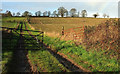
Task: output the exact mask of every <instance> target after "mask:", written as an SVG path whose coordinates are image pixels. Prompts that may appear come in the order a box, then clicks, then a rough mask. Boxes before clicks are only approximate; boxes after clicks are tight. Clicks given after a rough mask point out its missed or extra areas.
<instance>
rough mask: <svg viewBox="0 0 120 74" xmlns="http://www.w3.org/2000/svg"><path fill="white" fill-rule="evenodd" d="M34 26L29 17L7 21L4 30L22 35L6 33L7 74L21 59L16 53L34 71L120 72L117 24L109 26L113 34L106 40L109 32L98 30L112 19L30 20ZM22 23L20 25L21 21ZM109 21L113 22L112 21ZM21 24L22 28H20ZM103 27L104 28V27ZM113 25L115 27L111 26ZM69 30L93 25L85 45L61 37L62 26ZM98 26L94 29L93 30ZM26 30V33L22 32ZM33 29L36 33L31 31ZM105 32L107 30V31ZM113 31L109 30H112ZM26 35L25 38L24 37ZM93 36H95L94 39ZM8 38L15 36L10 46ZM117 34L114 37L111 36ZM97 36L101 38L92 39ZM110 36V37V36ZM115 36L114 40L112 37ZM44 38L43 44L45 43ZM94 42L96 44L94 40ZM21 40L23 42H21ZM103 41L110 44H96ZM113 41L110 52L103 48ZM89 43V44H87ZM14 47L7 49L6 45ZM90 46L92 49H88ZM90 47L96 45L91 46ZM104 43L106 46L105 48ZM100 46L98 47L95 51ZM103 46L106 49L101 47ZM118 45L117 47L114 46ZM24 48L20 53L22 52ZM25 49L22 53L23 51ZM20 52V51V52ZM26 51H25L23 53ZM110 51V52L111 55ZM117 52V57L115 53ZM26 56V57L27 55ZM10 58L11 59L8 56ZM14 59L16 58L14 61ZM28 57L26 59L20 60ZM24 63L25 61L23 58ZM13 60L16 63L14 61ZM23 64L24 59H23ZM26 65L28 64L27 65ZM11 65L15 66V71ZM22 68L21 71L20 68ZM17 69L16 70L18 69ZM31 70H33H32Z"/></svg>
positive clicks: (4, 46) (4, 23)
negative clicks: (13, 29) (11, 29)
mask: <svg viewBox="0 0 120 74" xmlns="http://www.w3.org/2000/svg"><path fill="white" fill-rule="evenodd" d="M30 20H31V21H30V23H28V22H26V18H24V17H19V18H18V17H12V18H3V20H2V22H3V25H2V26H3V27H9V28H17V29H18V30H17V32H18V33H20V35H21V34H23V35H22V37H21V36H20V35H19V34H16V32H14V31H13V32H12V34H11V33H10V32H8V31H6V30H3V36H4V37H3V43H2V44H3V61H2V63H3V68H6V67H7V69H6V71H5V72H7V71H8V72H9V71H10V70H14V67H18V66H19V65H18V66H15V65H17V64H12V63H13V61H14V60H16V59H17V58H18V57H19V56H18V57H17V56H16V57H15V55H16V54H15V53H18V55H24V56H26V57H27V59H28V60H27V61H28V63H29V64H30V66H29V67H30V68H31V70H30V71H32V72H74V71H76V72H98V71H99V72H106V71H116V72H117V71H119V69H120V68H119V65H118V61H120V59H118V52H117V51H119V50H118V47H117V40H118V38H117V35H118V33H117V31H118V30H117V29H116V30H112V29H113V28H116V27H117V26H116V24H115V25H114V24H113V23H108V24H109V25H110V28H111V31H110V33H109V32H108V33H109V35H108V38H107V39H106V38H104V37H102V35H103V34H102V32H105V31H106V29H108V28H105V29H104V26H100V27H102V29H99V31H98V28H99V27H98V25H99V24H101V23H103V24H104V22H105V21H106V20H109V19H106V18H105V19H103V18H34V17H31V18H30ZM20 21H22V22H23V23H22V24H20V23H18V22H20ZM108 22H109V21H108ZM17 24H19V27H17ZM103 24H102V25H103ZM111 25H113V27H112V26H111ZM63 26H64V28H65V29H69V28H75V27H80V26H90V27H87V28H86V30H85V33H87V34H88V35H87V34H86V36H89V38H86V40H84V42H82V43H81V44H76V42H75V41H73V40H64V39H61V38H60V37H59V36H60V35H61V31H62V27H63ZM93 26H94V27H93ZM20 29H22V32H21V30H20ZM24 29H25V30H28V31H25V30H24ZM31 30H33V31H31ZM104 30H105V31H104ZM35 31H43V32H44V35H43V38H42V34H40V35H39V36H37V34H39V33H38V32H35ZM94 31H95V32H96V33H99V34H102V35H100V36H101V37H102V39H100V38H99V37H97V35H98V34H95V33H94ZM108 31H109V29H108ZM24 34H25V35H24ZM91 34H92V36H91ZM7 35H11V37H12V40H11V41H12V42H11V43H10V39H9V38H7V40H6V39H4V38H5V37H7ZM112 35H114V36H113V37H111V36H112ZM93 36H94V37H97V38H99V39H96V40H94V39H95V38H94V39H92V38H93ZM106 36H107V35H106ZM110 37H111V38H110ZM42 39H43V41H42ZM91 39H92V41H91ZM20 40H21V42H23V43H21V42H19V41H20ZM102 40H104V41H105V40H106V42H102V44H101V43H98V44H96V43H95V42H97V41H98V42H100V41H102ZM109 40H111V41H114V43H113V44H111V45H110V49H106V48H102V47H104V46H105V45H106V44H108V45H109ZM87 43H88V44H87ZM7 44H8V45H10V44H12V45H11V46H10V47H11V48H7V47H6V46H7ZM20 44H22V48H18V50H16V46H19V45H20ZM85 44H87V45H88V46H86V45H85ZM90 44H92V45H94V46H91V45H90ZM103 44H104V45H103ZM115 45H116V46H115ZM95 46H97V47H98V48H93V47H95ZM99 46H102V47H99ZM113 46H115V47H113ZM19 49H20V50H19ZM21 49H22V50H21ZM18 51H20V52H18ZM21 51H22V52H21ZM108 51H110V52H108ZM111 52H113V53H114V56H113V54H112V53H111ZM23 53H25V54H23ZM8 55H9V56H8ZM12 58H14V59H12ZM20 58H25V57H20ZM22 60H23V61H24V59H22ZM11 61H12V62H11ZM19 61H20V60H19ZM25 64H26V63H25ZM10 66H13V67H12V68H11V69H9V68H10ZM17 69H20V68H17ZM17 69H15V70H17ZM28 71H29V70H28Z"/></svg>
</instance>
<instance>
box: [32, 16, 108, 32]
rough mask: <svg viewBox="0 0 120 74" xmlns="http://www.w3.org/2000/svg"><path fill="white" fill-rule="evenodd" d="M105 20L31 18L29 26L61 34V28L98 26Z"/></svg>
mask: <svg viewBox="0 0 120 74" xmlns="http://www.w3.org/2000/svg"><path fill="white" fill-rule="evenodd" d="M106 20H108V19H107V18H31V20H30V21H31V22H30V23H31V26H33V27H34V28H35V29H36V30H42V31H44V32H55V33H61V30H62V27H63V26H64V29H69V28H74V27H79V26H83V25H89V26H93V25H96V26H97V25H98V24H100V23H101V22H105V21H106Z"/></svg>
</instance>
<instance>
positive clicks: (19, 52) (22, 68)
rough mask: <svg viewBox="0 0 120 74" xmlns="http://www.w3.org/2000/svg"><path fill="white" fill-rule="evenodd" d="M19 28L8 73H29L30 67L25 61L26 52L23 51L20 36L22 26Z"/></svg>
mask: <svg viewBox="0 0 120 74" xmlns="http://www.w3.org/2000/svg"><path fill="white" fill-rule="evenodd" d="M20 24H21V27H20V37H19V39H18V42H17V45H16V46H15V48H14V52H13V56H12V60H11V61H10V64H9V67H8V72H31V70H30V65H29V63H28V59H27V56H26V55H27V51H26V50H25V49H24V38H23V36H22V33H23V30H22V27H23V24H22V23H20Z"/></svg>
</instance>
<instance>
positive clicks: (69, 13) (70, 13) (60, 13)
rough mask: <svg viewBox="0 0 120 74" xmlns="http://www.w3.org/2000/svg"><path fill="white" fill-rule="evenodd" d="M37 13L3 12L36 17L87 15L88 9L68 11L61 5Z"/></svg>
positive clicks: (6, 14) (7, 14) (8, 14)
mask: <svg viewBox="0 0 120 74" xmlns="http://www.w3.org/2000/svg"><path fill="white" fill-rule="evenodd" d="M34 14H35V15H33V14H32V13H31V12H29V11H25V12H24V13H22V14H21V13H20V12H17V13H13V14H12V13H11V12H10V11H8V10H7V11H6V13H4V14H2V16H9V17H10V16H20V15H21V16H23V17H26V16H36V17H87V14H88V13H87V10H82V11H81V12H79V11H77V9H76V8H72V9H70V11H68V10H67V9H66V8H64V7H59V8H58V9H57V10H55V11H53V12H51V11H44V12H43V13H42V12H41V11H37V12H35V13H34ZM93 16H94V17H95V18H96V17H98V16H99V14H98V13H96V14H93ZM103 17H104V18H105V17H107V18H109V15H107V14H105V13H104V14H103Z"/></svg>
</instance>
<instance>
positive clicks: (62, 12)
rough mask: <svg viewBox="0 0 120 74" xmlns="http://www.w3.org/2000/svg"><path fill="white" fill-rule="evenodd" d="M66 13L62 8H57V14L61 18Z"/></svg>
mask: <svg viewBox="0 0 120 74" xmlns="http://www.w3.org/2000/svg"><path fill="white" fill-rule="evenodd" d="M66 12H67V9H65V8H64V7H59V8H58V14H59V15H61V17H64V15H65V13H66Z"/></svg>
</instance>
